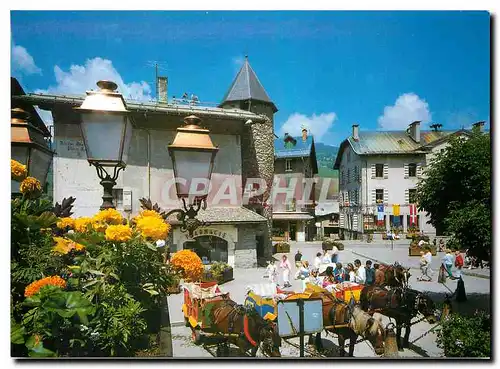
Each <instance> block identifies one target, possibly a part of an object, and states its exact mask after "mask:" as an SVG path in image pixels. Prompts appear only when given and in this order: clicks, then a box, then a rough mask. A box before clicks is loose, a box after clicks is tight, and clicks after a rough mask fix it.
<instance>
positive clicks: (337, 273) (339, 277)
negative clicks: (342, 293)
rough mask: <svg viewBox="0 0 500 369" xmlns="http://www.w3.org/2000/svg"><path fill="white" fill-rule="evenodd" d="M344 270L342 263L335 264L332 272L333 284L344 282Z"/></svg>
mask: <svg viewBox="0 0 500 369" xmlns="http://www.w3.org/2000/svg"><path fill="white" fill-rule="evenodd" d="M344 273H345V270H344V268H343V267H342V263H337V264H336V265H335V270H334V271H333V278H334V280H335V283H342V282H343V281H344Z"/></svg>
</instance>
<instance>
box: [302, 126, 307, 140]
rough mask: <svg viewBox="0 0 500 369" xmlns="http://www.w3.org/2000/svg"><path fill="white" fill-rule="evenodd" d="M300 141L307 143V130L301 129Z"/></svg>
mask: <svg viewBox="0 0 500 369" xmlns="http://www.w3.org/2000/svg"><path fill="white" fill-rule="evenodd" d="M302 141H307V129H306V128H302Z"/></svg>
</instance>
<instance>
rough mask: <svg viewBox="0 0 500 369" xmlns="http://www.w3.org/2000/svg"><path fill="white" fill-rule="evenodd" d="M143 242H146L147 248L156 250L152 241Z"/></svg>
mask: <svg viewBox="0 0 500 369" xmlns="http://www.w3.org/2000/svg"><path fill="white" fill-rule="evenodd" d="M144 243H145V244H146V246H147V248H148V249H150V250H153V251H158V248H157V247H156V246H155V245H153V244H152V243H150V242H144Z"/></svg>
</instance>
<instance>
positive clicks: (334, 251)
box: [332, 245, 339, 264]
mask: <svg viewBox="0 0 500 369" xmlns="http://www.w3.org/2000/svg"><path fill="white" fill-rule="evenodd" d="M338 261H339V249H338V248H337V246H335V245H333V248H332V263H333V264H337V262H338Z"/></svg>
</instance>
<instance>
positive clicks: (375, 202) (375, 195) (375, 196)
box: [372, 189, 377, 205]
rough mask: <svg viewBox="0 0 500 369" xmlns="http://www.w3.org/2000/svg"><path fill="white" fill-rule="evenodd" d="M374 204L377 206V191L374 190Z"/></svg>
mask: <svg viewBox="0 0 500 369" xmlns="http://www.w3.org/2000/svg"><path fill="white" fill-rule="evenodd" d="M372 204H374V205H375V204H377V190H375V189H373V190H372Z"/></svg>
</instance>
